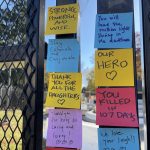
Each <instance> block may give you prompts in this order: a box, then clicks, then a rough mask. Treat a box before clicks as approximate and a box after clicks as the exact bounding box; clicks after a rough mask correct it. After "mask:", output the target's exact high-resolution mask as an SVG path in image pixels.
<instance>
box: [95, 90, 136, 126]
mask: <svg viewBox="0 0 150 150" xmlns="http://www.w3.org/2000/svg"><path fill="white" fill-rule="evenodd" d="M96 124H97V125H101V126H124V127H138V119H137V111H136V98H135V88H98V89H96Z"/></svg>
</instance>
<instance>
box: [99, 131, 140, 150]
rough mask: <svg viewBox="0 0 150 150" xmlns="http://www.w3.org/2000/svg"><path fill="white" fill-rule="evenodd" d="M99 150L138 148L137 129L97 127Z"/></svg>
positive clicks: (135, 149) (132, 149)
mask: <svg viewBox="0 0 150 150" xmlns="http://www.w3.org/2000/svg"><path fill="white" fill-rule="evenodd" d="M98 142H99V150H140V146H139V135H138V129H133V128H99V129H98Z"/></svg>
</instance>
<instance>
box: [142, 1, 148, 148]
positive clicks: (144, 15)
mask: <svg viewBox="0 0 150 150" xmlns="http://www.w3.org/2000/svg"><path fill="white" fill-rule="evenodd" d="M142 10H143V12H142V18H143V41H144V42H143V45H144V66H145V68H144V75H145V99H146V121H147V149H150V0H142Z"/></svg>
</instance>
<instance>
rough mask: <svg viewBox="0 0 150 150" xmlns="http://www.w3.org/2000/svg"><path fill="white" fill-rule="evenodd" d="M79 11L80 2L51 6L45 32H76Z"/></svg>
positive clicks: (47, 33) (48, 33)
mask: <svg viewBox="0 0 150 150" xmlns="http://www.w3.org/2000/svg"><path fill="white" fill-rule="evenodd" d="M78 12H79V6H78V4H69V5H61V6H56V7H49V8H48V17H47V25H46V31H45V34H46V35H50V34H69V33H76V32H77V22H78Z"/></svg>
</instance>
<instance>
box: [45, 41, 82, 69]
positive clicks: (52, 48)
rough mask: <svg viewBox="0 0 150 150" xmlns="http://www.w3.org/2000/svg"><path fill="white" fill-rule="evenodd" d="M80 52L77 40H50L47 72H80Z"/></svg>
mask: <svg viewBox="0 0 150 150" xmlns="http://www.w3.org/2000/svg"><path fill="white" fill-rule="evenodd" d="M79 50H80V46H79V43H78V41H77V40H75V39H51V40H49V45H48V55H47V65H46V71H47V72H78V66H79Z"/></svg>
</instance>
